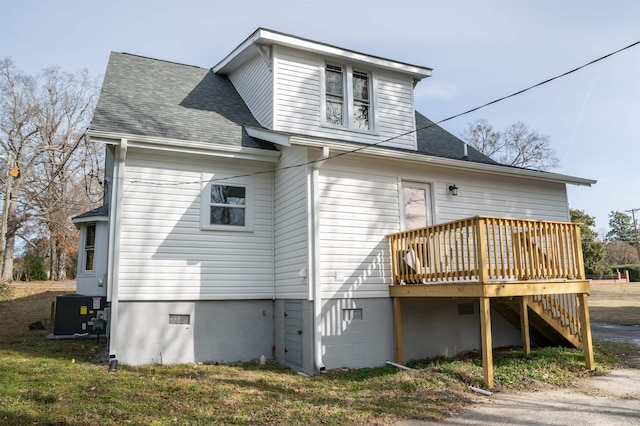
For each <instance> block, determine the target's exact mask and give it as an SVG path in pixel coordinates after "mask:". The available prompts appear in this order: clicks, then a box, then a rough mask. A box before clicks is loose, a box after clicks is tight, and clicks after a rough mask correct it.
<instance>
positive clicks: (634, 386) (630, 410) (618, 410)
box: [397, 324, 640, 426]
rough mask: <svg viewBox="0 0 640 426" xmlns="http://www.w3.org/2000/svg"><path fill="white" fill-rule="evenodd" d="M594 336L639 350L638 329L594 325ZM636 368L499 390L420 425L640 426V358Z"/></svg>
mask: <svg viewBox="0 0 640 426" xmlns="http://www.w3.org/2000/svg"><path fill="white" fill-rule="evenodd" d="M592 332H593V337H594V338H597V339H604V340H612V341H616V342H626V343H631V344H634V345H636V346H637V347H638V348H639V349H640V327H638V326H610V325H604V324H592ZM630 361H631V362H632V363H633V364H634V365H635V366H637V368H630V369H624V370H614V371H612V372H611V373H610V374H609V375H607V376H598V377H588V378H582V379H578V380H577V381H576V383H575V384H574V385H573V386H571V387H568V388H563V389H549V390H536V391H532V392H511V391H507V392H500V393H495V394H493V395H492V396H490V397H481V398H476V400H477V403H476V404H475V405H473V406H471V407H470V408H469V409H468V410H465V411H463V412H462V413H460V414H457V415H454V416H452V417H450V418H448V419H445V420H443V421H441V422H437V423H429V422H411V421H409V422H402V423H399V424H398V425H397V426H400V425H401V426H417V425H429V424H439V425H580V426H588V425H598V426H600V425H640V356H638V357H635V358H634V359H631V360H630Z"/></svg>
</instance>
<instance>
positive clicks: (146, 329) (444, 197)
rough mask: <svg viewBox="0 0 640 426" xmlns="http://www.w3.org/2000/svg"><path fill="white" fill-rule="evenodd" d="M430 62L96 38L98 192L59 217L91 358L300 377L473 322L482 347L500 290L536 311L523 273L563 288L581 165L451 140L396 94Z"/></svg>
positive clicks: (309, 46) (381, 359) (506, 319)
mask: <svg viewBox="0 0 640 426" xmlns="http://www.w3.org/2000/svg"><path fill="white" fill-rule="evenodd" d="M429 76H431V69H429V68H426V67H422V66H416V65H411V64H407V63H403V62H398V61H394V60H391V59H385V58H381V57H377V56H373V55H368V54H364V53H360V52H355V51H352V50H349V49H345V48H341V47H337V46H332V45H328V44H324V43H320V42H316V41H312V40H307V39H303V38H300V37H296V36H292V35H288V34H283V33H280V32H277V31H272V30H268V29H263V28H260V29H258V30H257V31H255V32H254V33H253V34H251V35H250V36H249V37H248V38H247V39H246V40H245V41H243V42H242V43H241V44H240V45H239V46H238V47H237V48H236V49H235V50H233V51H232V52H231V53H229V55H227V56H226V57H225V58H224V59H222V61H220V62H219V63H218V64H217V65H216V66H214V67H213V68H212V69H208V68H206V69H205V68H199V67H193V66H188V65H182V64H177V63H173V62H167V61H162V60H157V59H151V58H145V57H140V56H135V55H130V54H125V53H112V54H111V57H110V60H109V65H108V68H107V71H106V75H105V79H104V84H103V87H102V93H101V95H100V100H99V103H98V106H97V109H96V112H95V116H94V118H93V122H92V125H91V130H90V132H89V134H90V137H91V138H92V139H93V140H94V141H99V142H103V143H105V144H106V146H107V173H106V174H107V176H106V182H107V190H106V198H105V200H106V202H105V205H104V206H103V207H101V208H99V209H97V210H95V211H92V212H88V213H86V214H83V215H80V216H78V217H76V218H75V219H74V221H75V223H76V224H77V226H78V227H79V228H80V230H81V235H82V238H81V243H80V244H81V247H80V261H79V273H78V292H79V293H80V292H82V293H83V294H87V295H104V296H106V297H107V300H108V302H109V306H110V308H109V334H110V336H109V337H110V339H109V345H110V355H111V357H112V359H117V360H119V361H120V362H122V363H126V364H132V365H136V364H148V363H184V362H199V361H203V362H234V361H243V360H251V359H257V358H258V357H260V356H261V355H265V356H267V357H268V358H271V357H273V358H274V359H275V360H277V361H278V362H280V363H283V364H286V365H289V366H291V367H292V368H294V369H296V370H299V371H304V372H307V373H314V372H317V371H319V370H324V369H333V368H338V367H368V366H377V365H381V364H384V363H385V361H386V360H392V359H396V360H399V361H402V360H403V359H404V360H408V359H413V358H423V357H428V356H440V355H443V356H451V355H454V354H457V353H459V352H461V351H465V350H471V349H479V348H481V347H483V346H485V345H486V344H487V338H486V333H485V332H486V331H487V330H485V329H486V327H487V324H488V326H489V336H493V338H492V341H491V338H490V339H489V342H488V344H489V349H490V347H491V345H493V346H504V345H510V344H514V343H515V344H520V343H521V342H523V340H522V334H521V331H520V330H519V328H520V326H521V322H518V321H520V320H519V319H518V318H520V317H522V316H523V315H519V312H522V311H519V310H518V306H514V305H513V303H511V305H509V303H510V302H509V300H511V299H513V298H514V297H516V298H517V300H520V301H521V302H522V301H523V300H524V302H522V303H525V304H524V305H522V304H521V305H519V306H527V303H530V306H529V307H530V309H531V310H530V312H531V313H532V315H533V316H535V317H536V318H537V317H538V316H544V312H543V311H544V309H542V310H541V311H540V312H542V313H539V314H537V313H535V310H534V307H533V299H534V298H535V297H534V295H533V293H531V289H532V288H535V289H536V290H540V291H541V294H543V295H547V294H548V293H549V291H548V290H545V289H544V288H543V287H542V286H538V285H537V284H536V283H539V281H543V280H544V281H547V284H550V285H551V286H555V288H556V290H558V291H557V292H558V293H571V294H574V295H575V294H577V295H578V296H579V295H580V294H582V295H584V293H586V292H587V291H588V282H587V281H585V280H584V276H583V273H582V275H580V272H579V271H578V270H579V267H581V264H580V263H579V264H578V265H575V264H574V263H575V262H581V258H578V255H579V253H578V251H579V250H578V251H576V250H575V247H576V246H575V245H572V244H574V243H575V241H573V240H572V239H574V237H575V233H574V231H573V228H570V224H566V222H568V221H569V211H568V200H567V192H566V185H567V184H574V185H591V184H592V183H594V181H592V180H589V179H582V178H577V177H571V176H565V175H560V174H555V173H548V172H540V171H535V170H528V169H521V168H514V167H508V166H503V165H500V164H497V163H496V162H494V161H493V160H491V159H490V158H488V157H486V156H484V155H482V154H481V153H479V152H477V151H476V150H474V149H473V148H471V147H467V146H466V145H465V144H464V143H463V142H462V141H460V140H459V139H458V138H456V137H455V136H453V135H451V134H449V133H447V132H446V131H445V130H443V129H442V128H440V127H439V126H437V125H434V124H433V123H432V122H431V121H430V120H429V119H428V118H426V117H424V116H423V115H421V114H420V113H418V112H416V111H415V109H414V97H413V94H414V91H413V89H414V86H415V85H416V84H418V83H419V82H420V81H421V80H422V79H424V78H426V77H429ZM505 217H508V218H519V222H517V223H516V222H513V221H512V222H504V224H503V222H491V223H493V225H491V223H489V222H487V220H489V219H490V218H505ZM467 218H474V219H470V220H469V221H467V220H463V219H467ZM496 220H498V219H496ZM474 221H475V222H474ZM476 222H477V224H479V225H478V226H479V227H475V226H476ZM444 223H452V224H450V225H446V226H445V225H443V226H442V227H438V226H436V225H439V224H444ZM545 224H548V225H545ZM557 224H565V225H566V226H567V227H568V228H566V229H565V228H562V229H561V228H557V226H560V225H557ZM563 226H564V225H563ZM429 227H430V228H429ZM480 227H484V228H483V229H482V230H481V229H480ZM411 229H422V230H423V231H421V232H422V233H421V234H411V235H409V234H398V233H399V232H401V231H405V230H411ZM545 229H546V231H542V230H545ZM563 229H565V230H564V231H563ZM456 230H457V231H456ZM487 230H488V233H487ZM496 230H498V231H497V232H498V234H496ZM491 232H493V235H492V234H491ZM526 232H529V234H527V235H525V234H526ZM531 232H533V234H531ZM392 234H395V236H393V235H392ZM502 234H504V238H502V237H501V236H500V235H502ZM412 235H413V236H412ZM496 235H497V236H496ZM567 235H568V236H569V237H567V238H568V239H567V238H565V237H566V236H567ZM399 236H400V237H401V238H400V237H399ZM552 236H553V237H552ZM398 238H400V239H398ZM476 238H477V239H476ZM482 238H484V239H482ZM447 239H448V242H447ZM399 241H400V242H399ZM498 244H500V249H499V253H498V251H497V249H495V247H497V246H498ZM481 246H482V247H485V246H486V247H487V250H489V251H488V252H486V250H484V249H483V248H481ZM560 246H562V247H560ZM492 247H493V250H494V251H493V252H491V250H492ZM578 247H579V245H578ZM465 250H466V251H465ZM561 252H562V253H561ZM507 253H511V257H508V256H509V255H508V254H507ZM534 257H535V258H534ZM503 258H504V259H506V260H504V259H503ZM529 258H531V259H533V260H531V261H529V260H527V259H529ZM487 259H488V260H487ZM500 259H503V260H504V261H503V262H502V266H499V265H498V266H495V268H494V269H492V270H490V271H488V272H486V273H483V271H484V268H485V267H486V268H492V266H491V265H493V264H494V263H496V262H498V261H499V260H500ZM519 259H520V260H519ZM523 262H524V263H523ZM526 262H529V263H526ZM572 262H573V263H572ZM525 263H526V264H525ZM543 263H544V264H545V265H546V266H545V272H544V274H539V275H536V273H535V271H534V270H535V269H536V268H538V266H541V265H542V264H543ZM496 265H497V263H496ZM500 267H502V268H503V269H504V271H503V272H502V274H501V273H500V271H499V268H500ZM509 267H511V269H512V271H511V272H510V273H509V272H508V271H507V269H509ZM547 267H548V268H547ZM518 268H520V269H518ZM568 268H574V269H571V271H569V269H568ZM552 269H553V270H554V271H556V270H557V271H556V272H553V273H552ZM565 269H566V271H565ZM514 271H516V272H514ZM517 271H520V272H517ZM532 271H534V272H532ZM567 271H569V272H567ZM558 274H559V275H558ZM556 275H558V276H556ZM532 280H533V281H532ZM549 280H550V281H549ZM525 281H526V283H525V284H526V285H523V286H522V287H521V286H518V283H523V282H525ZM534 281H535V282H534ZM489 282H491V284H490V285H488V286H487V284H488V283H489ZM509 283H511V284H512V285H511V286H510V287H509V285H510V284H509ZM478 285H479V286H480V287H478ZM499 285H502V288H509V291H506V290H502V291H504V292H505V293H504V294H505V295H506V296H508V298H507V299H508V300H507V299H505V300H502V299H501V298H499V297H498V296H501V294H500V290H499V289H498V286H499ZM505 285H506V286H507V287H505ZM525 287H526V288H527V289H528V290H522V289H525ZM547 287H549V286H546V287H545V288H547ZM478 288H484V289H489V290H490V291H488V292H487V291H485V293H483V292H480V293H478V292H477V291H476V290H473V291H471V290H465V289H478ZM436 289H437V291H436ZM447 289H451V290H450V291H449V290H447ZM491 291H493V293H491ZM430 292H435V293H430ZM523 295H524V296H527V295H529V296H530V297H529V298H528V299H527V298H526V297H525V298H522V297H521V296H523ZM578 296H576V297H578ZM536 297H537V296H536ZM563 297H564V296H563ZM489 299H495V300H494V303H492V304H491V305H490V304H489V302H490V300H489ZM499 299H500V300H499ZM547 299H548V297H547ZM549 300H551V299H549ZM572 300H574V301H573V302H571V304H573V307H576V306H578V305H579V302H577V300H578V299H572ZM501 301H502V302H504V303H501ZM585 301H586V299H585ZM543 303H547V304H548V303H551V304H553V303H555V302H549V301H547V302H543ZM583 305H586V304H585V303H583ZM554 306H555V305H554ZM491 307H492V308H493V309H492V311H491V312H489V309H490V308H491ZM555 309H556V310H557V311H558V312H562V309H563V308H562V307H561V306H560V305H559V304H558V305H557V306H556V308H555ZM524 311H525V313H526V311H527V309H524ZM576 312H577V311H576ZM394 313H395V316H394ZM489 314H492V318H493V321H491V320H489V322H486V321H487V317H488V315H489ZM543 322H544V323H545V324H546V322H545V321H543ZM525 324H526V323H525ZM532 324H533V322H532ZM491 328H492V329H493V333H491V332H490V331H491ZM540 330H542V331H540ZM540 330H539V331H540V332H539V333H537V334H536V333H535V330H532V336H534V335H537V336H538V337H539V338H540V340H544V338H545V336H547V337H549V336H550V335H552V334H553V333H556V334H558V333H557V332H552V331H548V330H547V331H545V330H546V329H544V327H540ZM481 331H482V333H481ZM560 334H562V333H560ZM573 334H575V330H574V331H573ZM580 336H582V335H579V337H580ZM587 337H589V336H587ZM589 338H590V337H589ZM577 344H579V342H578V343H577ZM485 352H486V348H485Z"/></svg>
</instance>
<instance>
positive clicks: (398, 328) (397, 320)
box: [393, 297, 404, 364]
mask: <svg viewBox="0 0 640 426" xmlns="http://www.w3.org/2000/svg"><path fill="white" fill-rule="evenodd" d="M401 301H402V299H401V298H400V297H394V298H393V328H394V330H393V331H394V333H393V338H394V344H395V345H394V346H395V357H396V359H395V361H396V362H397V363H398V364H402V363H403V362H404V361H403V359H402V307H401V306H400V305H401Z"/></svg>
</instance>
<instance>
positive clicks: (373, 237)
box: [319, 159, 400, 298]
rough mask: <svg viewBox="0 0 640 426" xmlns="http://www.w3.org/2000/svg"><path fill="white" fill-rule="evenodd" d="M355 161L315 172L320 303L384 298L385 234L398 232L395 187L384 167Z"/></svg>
mask: <svg viewBox="0 0 640 426" xmlns="http://www.w3.org/2000/svg"><path fill="white" fill-rule="evenodd" d="M357 160H358V159H356V161H349V160H345V161H334V160H330V161H328V162H327V163H325V165H324V166H323V168H321V169H320V174H321V176H320V191H319V192H320V200H319V209H320V211H319V215H320V279H321V283H322V297H323V298H333V297H340V298H347V297H358V298H360V297H388V295H389V290H388V287H387V286H388V285H389V284H390V281H389V277H390V271H389V268H390V259H389V249H388V245H389V243H388V241H387V239H386V235H387V234H389V233H392V232H395V231H396V230H397V229H398V228H399V220H400V217H399V213H398V212H399V210H398V205H399V204H398V203H399V198H398V182H397V178H396V176H395V173H393V172H392V171H390V172H391V173H387V172H385V167H382V166H381V165H380V167H379V168H377V169H376V168H374V167H371V168H368V167H364V166H363V165H362V161H361V159H360V161H357ZM343 163H344V167H340V164H343ZM367 164H370V163H367Z"/></svg>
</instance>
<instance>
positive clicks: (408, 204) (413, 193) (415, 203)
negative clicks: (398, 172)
mask: <svg viewBox="0 0 640 426" xmlns="http://www.w3.org/2000/svg"><path fill="white" fill-rule="evenodd" d="M402 201H403V203H402V214H403V215H402V218H403V223H402V227H403V229H405V230H411V229H416V228H423V227H425V226H431V225H432V224H433V221H432V217H431V211H432V203H431V185H430V184H428V183H419V182H402Z"/></svg>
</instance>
